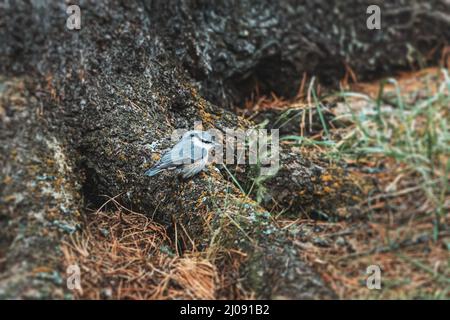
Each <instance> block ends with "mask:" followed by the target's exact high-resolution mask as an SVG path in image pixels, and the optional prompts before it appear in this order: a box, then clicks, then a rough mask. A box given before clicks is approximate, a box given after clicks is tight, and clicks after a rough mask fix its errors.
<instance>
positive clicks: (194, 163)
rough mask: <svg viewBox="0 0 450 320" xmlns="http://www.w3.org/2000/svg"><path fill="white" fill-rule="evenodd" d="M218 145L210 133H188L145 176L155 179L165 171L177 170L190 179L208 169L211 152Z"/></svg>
mask: <svg viewBox="0 0 450 320" xmlns="http://www.w3.org/2000/svg"><path fill="white" fill-rule="evenodd" d="M217 144H218V143H216V142H214V139H213V137H212V136H211V135H210V134H209V133H208V132H205V131H200V130H192V131H188V132H186V133H185V134H184V135H183V137H182V138H181V139H180V141H178V143H177V144H176V145H175V146H174V147H173V148H172V149H171V150H170V151H168V152H167V153H166V154H164V156H163V157H162V158H161V159H160V160H159V161H158V162H157V163H156V164H155V165H154V166H153V167H152V168H150V169H149V170H147V171H146V172H145V174H146V175H147V176H150V177H153V176H155V175H157V174H158V173H160V172H161V171H163V170H171V169H176V170H177V172H178V173H179V174H180V175H182V177H183V178H190V177H192V176H194V175H196V174H197V173H199V172H200V171H202V170H203V169H204V168H205V167H206V165H207V164H208V160H209V159H208V158H209V151H210V150H211V149H213V148H214V147H215V146H216V145H217Z"/></svg>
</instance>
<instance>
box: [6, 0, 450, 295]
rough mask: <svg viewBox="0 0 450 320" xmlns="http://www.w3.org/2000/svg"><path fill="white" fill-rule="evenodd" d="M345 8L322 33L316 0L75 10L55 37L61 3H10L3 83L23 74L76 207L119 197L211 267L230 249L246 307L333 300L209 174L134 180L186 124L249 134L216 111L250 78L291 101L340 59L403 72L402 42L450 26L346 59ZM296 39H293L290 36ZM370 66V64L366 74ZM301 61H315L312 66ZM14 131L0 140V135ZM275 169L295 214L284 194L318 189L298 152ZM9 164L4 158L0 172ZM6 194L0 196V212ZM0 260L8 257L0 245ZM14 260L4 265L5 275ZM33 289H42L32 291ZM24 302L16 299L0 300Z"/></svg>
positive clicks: (270, 226) (335, 68)
mask: <svg viewBox="0 0 450 320" xmlns="http://www.w3.org/2000/svg"><path fill="white" fill-rule="evenodd" d="M353 2H354V4H355V5H348V6H342V5H338V8H339V9H338V12H339V14H338V19H337V20H334V18H333V23H331V24H330V21H331V20H328V19H331V17H330V12H331V10H332V8H333V6H332V5H330V4H328V2H322V1H320V2H319V4H317V5H311V4H309V3H308V4H307V3H304V2H302V1H300V2H299V3H298V5H294V2H290V1H286V2H282V3H275V2H274V3H269V2H264V3H261V4H256V3H252V2H251V1H242V2H236V3H234V5H235V6H231V4H228V2H218V3H217V4H216V5H215V6H214V8H213V7H212V4H209V3H207V2H200V3H198V4H197V2H190V1H182V2H180V3H179V4H178V3H177V5H175V4H174V3H167V4H163V3H162V2H161V3H159V2H158V1H155V2H153V1H143V2H138V3H134V2H127V1H112V2H111V3H106V2H89V1H81V2H80V7H81V10H82V28H81V30H79V31H70V30H67V29H66V27H65V21H66V18H67V15H66V13H65V9H66V6H65V3H64V2H53V1H38V2H33V3H32V4H31V5H30V4H28V3H25V2H21V1H18V2H17V3H16V4H15V6H14V7H10V8H6V9H5V8H3V10H6V11H4V12H2V14H1V16H2V17H5V19H3V22H2V29H1V39H2V40H4V41H2V43H6V45H2V47H1V48H0V54H1V69H0V70H1V72H2V74H3V75H7V76H8V77H12V76H15V77H19V76H24V75H25V74H27V75H28V76H29V77H30V78H32V79H33V81H31V83H32V86H33V87H32V88H31V89H30V91H31V95H32V96H33V98H30V101H31V100H32V99H35V100H33V101H36V104H37V105H38V106H39V108H40V112H41V114H42V115H43V119H44V120H43V121H33V122H31V124H32V125H33V126H35V127H36V130H41V131H42V132H45V134H46V135H47V136H48V138H47V139H51V140H50V141H53V138H55V139H57V141H60V142H59V144H60V145H62V146H63V148H61V153H62V154H63V155H64V158H65V159H69V160H68V161H70V163H71V164H73V167H72V165H71V167H72V168H71V169H70V170H64V171H62V172H63V173H62V174H63V175H64V177H65V178H66V179H68V181H69V182H70V184H71V185H72V186H73V188H71V190H73V194H74V195H79V194H83V196H84V200H85V201H86V202H91V203H98V201H99V195H101V194H107V195H110V196H116V195H118V194H120V200H121V202H122V203H124V204H125V205H127V206H129V207H130V208H132V209H133V210H135V211H140V212H143V213H146V214H148V215H149V216H152V217H153V218H154V219H155V220H156V221H158V222H160V223H162V224H164V225H165V226H167V227H168V228H171V227H173V225H174V221H175V223H176V224H179V225H181V226H183V227H184V229H185V230H186V231H185V234H183V235H182V237H184V238H185V239H193V242H194V244H192V245H195V246H196V247H197V248H199V249H205V250H211V251H212V252H214V254H215V256H216V259H217V264H218V265H221V266H222V267H223V266H226V265H227V264H230V263H231V261H230V257H229V255H228V253H227V252H229V251H230V249H233V250H237V251H239V252H241V254H242V256H244V257H245V261H244V262H243V263H242V268H241V270H240V275H239V277H242V278H243V279H244V283H245V286H246V288H247V289H248V290H251V291H253V292H255V294H256V296H257V297H260V298H277V297H286V298H294V299H295V298H299V299H300V298H333V297H335V294H334V293H333V292H332V291H331V290H330V289H328V288H327V287H326V285H325V284H324V283H323V281H322V280H321V279H320V277H318V275H317V274H316V273H315V272H314V271H313V270H311V269H310V268H309V267H308V266H307V265H306V264H305V263H304V262H302V261H300V260H299V258H298V253H297V252H296V251H295V249H294V247H293V246H292V244H291V243H290V241H289V240H288V238H287V235H286V234H285V232H284V231H283V230H280V229H278V228H277V227H276V224H275V223H274V221H272V219H271V217H270V214H268V212H267V211H266V210H265V209H264V208H262V207H261V206H259V205H258V204H257V203H255V202H254V201H253V200H251V199H248V198H247V197H246V196H245V195H243V194H241V193H240V191H239V190H237V189H236V187H234V186H233V185H232V184H231V183H229V182H228V181H227V179H226V178H225V177H224V176H223V174H221V173H217V172H214V171H212V172H210V173H208V174H203V175H200V176H197V177H195V178H194V179H192V180H190V181H179V180H177V179H174V178H173V177H172V176H170V175H169V174H163V175H159V176H157V177H155V178H149V177H146V176H144V175H143V172H144V171H145V169H146V168H148V167H149V166H150V165H152V164H153V163H154V162H155V161H156V160H157V159H158V157H159V156H160V155H161V153H162V152H163V151H164V149H165V148H167V147H169V146H170V145H171V141H170V137H171V134H172V131H173V130H174V129H177V128H192V127H193V125H194V123H195V122H196V121H201V122H202V123H203V125H204V128H205V129H208V128H210V127H214V128H218V129H222V130H223V129H224V128H227V127H231V128H234V127H242V128H246V127H248V126H250V125H251V124H250V123H249V122H246V121H244V120H242V119H240V118H238V117H237V116H236V115H234V114H233V113H231V112H230V111H228V110H227V109H226V108H223V106H224V105H225V104H228V103H229V102H230V101H238V100H240V99H242V98H243V97H245V95H246V94H247V93H248V92H249V90H247V89H246V88H247V87H251V85H252V83H251V82H249V81H250V80H249V79H253V78H255V77H256V78H257V79H259V80H261V81H262V80H264V81H265V82H267V83H266V84H265V86H266V87H267V88H270V89H274V90H281V91H285V92H286V93H287V94H289V93H291V92H292V88H293V87H295V85H293V84H292V83H293V82H292V81H293V80H295V79H297V78H296V77H297V75H298V74H301V72H302V71H308V72H312V71H317V72H318V73H320V74H322V75H326V76H330V77H332V78H333V79H338V77H339V76H340V71H341V69H342V65H339V64H334V62H333V63H332V61H341V60H342V59H343V58H345V59H347V58H348V59H352V61H354V63H355V64H354V66H353V67H354V68H355V69H356V70H357V71H360V72H363V73H364V72H366V73H367V72H372V71H373V70H376V69H377V68H379V67H380V66H385V67H386V68H392V67H404V66H406V65H407V63H408V62H407V61H406V60H405V59H404V56H405V52H404V50H403V49H405V47H406V44H407V43H409V42H411V41H412V43H413V45H414V44H416V42H415V41H416V40H417V37H416V35H417V33H418V32H419V31H420V32H421V33H420V34H421V35H423V36H424V37H427V39H428V42H427V43H426V45H423V46H419V47H420V49H421V50H427V49H428V48H429V47H430V46H436V45H440V43H441V41H442V39H443V38H445V39H448V28H447V29H445V28H438V29H436V27H435V26H434V25H432V26H433V27H430V28H427V26H429V22H428V20H427V21H423V19H422V18H421V15H419V18H417V19H416V17H415V18H414V19H413V26H412V27H411V28H409V29H407V31H405V32H404V33H403V32H402V31H399V30H396V31H398V32H392V33H393V34H394V35H392V34H391V33H390V32H387V33H382V32H378V33H377V36H379V41H375V43H376V45H380V46H381V45H383V46H385V45H386V46H387V45H389V44H390V45H391V46H392V48H390V50H387V51H386V52H385V51H378V50H377V51H376V52H375V53H377V52H382V53H380V54H375V53H374V52H372V51H371V49H373V46H371V45H369V43H371V41H373V38H372V37H373V35H372V34H370V35H369V34H368V33H366V32H363V33H362V34H361V37H363V40H360V42H362V43H363V44H365V45H363V44H361V46H360V47H357V49H356V48H354V46H355V43H357V42H356V40H355V38H354V37H353V36H351V34H352V30H353V28H352V26H354V25H355V23H356V21H355V20H354V19H350V17H354V16H356V13H359V11H358V10H359V9H361V7H362V5H363V4H364V3H365V2H363V1H356V0H355V1H353ZM356 5H357V6H356ZM432 5H434V6H433V10H436V11H438V10H441V8H442V6H443V2H441V1H433V2H432ZM399 8H403V2H402V1H396V2H395V3H394V4H392V5H390V7H389V8H386V10H397V9H399ZM407 8H409V6H408V7H407ZM291 9H292V10H291ZM319 9H322V11H319ZM433 10H432V11H431V12H433ZM310 12H317V13H319V12H322V13H321V14H323V15H324V16H325V17H327V18H326V19H323V21H322V19H314V18H313V17H310ZM393 12H394V11H393ZM400 14H402V13H399V14H398V15H400ZM392 15H393V17H394V18H396V17H397V18H398V19H400V16H397V15H396V14H394V13H393V14H392ZM394 20H395V19H394ZM364 21H365V20H364ZM322 23H324V24H322ZM433 23H436V25H437V26H438V27H442V26H443V25H444V24H445V21H443V19H435V20H434V21H433ZM333 24H336V28H337V30H338V31H337V35H336V37H334V36H332V35H330V34H329V33H328V32H327V31H326V30H328V29H326V28H325V26H326V27H328V26H330V25H333ZM299 29H301V30H303V31H302V32H297V31H298V30H299ZM402 30H403V29H402ZM443 30H444V31H443ZM344 35H349V36H347V37H345V36H344ZM358 35H359V34H358ZM241 39H243V40H241ZM337 39H339V40H337ZM399 39H401V40H402V41H401V43H400V44H399V42H400V41H399ZM360 42H358V43H360ZM352 48H353V49H352ZM396 48H397V49H396ZM352 50H353V51H352ZM383 50H385V49H383ZM369 54H370V57H373V59H374V62H373V63H371V62H369V63H368V64H367V61H368V59H367V58H368V56H369ZM312 58H314V59H316V60H314V62H312V61H313V60H311V59H312ZM305 61H308V63H306V64H305ZM329 66H330V67H329ZM292 67H294V68H292ZM279 79H283V81H278V80H279ZM243 88H244V89H243ZM282 89H283V90H282ZM204 97H206V98H207V99H205V98H204ZM211 102H212V103H211ZM213 103H216V104H219V106H217V105H215V104H213ZM14 104H15V103H14V102H13V103H12V105H14ZM7 112H9V111H7ZM16 129H17V127H16ZM16 129H14V130H16ZM14 130H13V129H12V128H10V127H4V128H2V131H4V132H8V133H12V132H16V131H14ZM23 130H24V131H26V132H28V133H27V137H26V138H20V136H18V139H19V140H20V141H19V144H22V143H23V142H22V141H25V142H26V144H25V145H26V149H27V150H29V151H28V153H24V154H23V157H24V159H27V160H30V159H33V155H34V154H36V153H37V152H38V150H39V146H40V145H41V144H39V143H35V142H38V141H39V138H38V137H39V135H38V134H35V132H34V131H33V130H31V129H30V128H29V127H26V128H24V129H23ZM18 132H19V131H18ZM51 137H52V138H51ZM2 140H4V142H6V144H7V145H11V143H10V141H11V137H10V136H7V135H2ZM58 150H59V149H58ZM7 152H9V153H10V152H11V150H7ZM43 152H44V153H45V152H49V151H48V150H47V151H45V149H44V151H43ZM282 157H283V163H284V164H285V165H284V166H283V167H282V170H281V171H280V173H279V174H278V175H277V176H276V177H274V178H273V179H272V180H270V181H269V182H268V183H269V186H270V188H271V189H272V190H273V191H274V199H277V200H278V201H280V202H282V201H284V200H282V199H281V198H279V194H281V193H282V192H281V190H282V189H284V186H285V185H286V184H288V183H295V184H296V187H295V188H294V189H295V192H294V193H290V195H289V196H288V197H291V199H293V200H294V201H298V202H299V204H298V205H302V204H303V203H304V199H303V198H298V197H296V196H295V195H296V194H298V192H300V191H304V190H305V189H306V190H308V187H311V186H314V185H318V184H320V183H321V181H314V179H311V177H314V176H321V175H322V174H323V173H318V172H316V171H315V170H316V169H315V168H316V167H315V165H312V164H311V163H308V159H307V160H306V162H305V161H304V160H301V159H300V158H299V157H298V154H296V153H293V152H288V153H284V154H283V155H282ZM299 159H300V160H299ZM13 161H14V159H5V163H6V165H5V166H7V165H10V164H11V163H12V162H13ZM289 163H290V164H291V165H287V164H289ZM23 165H24V164H21V163H17V168H14V169H13V171H20V169H19V168H20V167H22V166H23ZM38 166H45V165H44V164H42V163H40V164H39V165H38ZM67 172H68V173H67ZM5 177H6V175H5V172H4V171H2V178H5ZM36 179H37V176H36V175H34V174H32V175H31V176H30V177H29V180H31V182H32V181H35V180H36ZM79 181H80V183H78V182H79ZM11 183H12V187H11V190H26V185H24V182H23V181H21V180H20V178H17V179H14V180H13V181H12V182H11ZM282 186H283V187H282ZM277 188H278V189H277ZM2 191H3V190H2ZM307 192H309V191H307ZM7 195H8V192H2V201H4V198H5V196H7ZM310 196H311V199H310V200H308V201H309V202H308V203H309V204H310V205H311V206H312V205H313V203H314V201H315V200H314V199H315V193H314V192H313V191H311V192H310ZM47 201H48V200H46V198H39V199H33V201H31V200H30V201H29V202H28V203H27V204H25V205H24V207H21V208H19V209H17V210H18V211H19V212H20V214H23V215H24V216H27V215H29V213H30V212H35V211H36V210H46V205H47ZM289 202H290V201H287V202H286V203H287V204H288V203H289ZM79 205H80V203H79V200H76V201H74V202H73V206H74V207H73V208H70V209H69V212H68V213H65V212H64V210H63V208H61V207H60V206H56V207H57V209H56V210H55V212H54V214H55V215H56V216H57V217H63V216H65V215H67V216H68V217H70V218H68V219H75V216H76V212H77V211H78V208H79ZM35 206H38V207H39V208H37V209H36V208H35ZM5 209H6V206H5V205H4V204H3V202H2V213H3V212H5V213H4V215H5V217H6V218H5V219H11V217H12V214H11V212H8V211H6V210H5ZM51 219H53V218H45V219H44V221H47V220H51ZM52 221H53V220H52ZM53 222H54V221H53ZM46 227H47V224H46V223H43V224H40V225H39V226H38V227H37V231H36V230H35V232H38V231H39V232H43V231H44V230H45V229H46ZM56 238H57V236H54V237H52V239H56ZM13 242H14V241H13ZM186 243H190V241H186ZM7 250H9V251H11V252H16V251H15V250H16V249H15V248H14V247H13V246H12V245H9V244H8V249H7ZM36 252H37V253H44V252H47V246H41V247H38V248H37V251H36ZM43 256H44V257H46V256H48V254H43ZM27 259H28V260H27V261H30V265H29V266H27V267H25V268H24V270H27V271H31V270H32V266H37V265H39V264H40V262H39V259H38V258H37V257H29V258H27ZM44 259H45V258H44ZM13 261H14V259H13V258H8V257H7V258H6V264H5V266H6V268H8V269H9V268H10V266H11V264H10V263H12V262H13ZM4 268H5V267H4ZM6 272H8V271H6ZM8 279H10V277H9V278H8ZM3 287H6V285H4V286H3ZM35 287H36V288H38V289H40V290H43V289H42V288H43V287H42V286H41V285H40V284H36V285H35ZM22 295H23V293H22V292H20V290H19V292H14V293H10V295H9V296H12V297H15V296H22Z"/></svg>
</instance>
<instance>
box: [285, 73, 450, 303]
mask: <svg viewBox="0 0 450 320" xmlns="http://www.w3.org/2000/svg"><path fill="white" fill-rule="evenodd" d="M449 83H450V82H449V79H448V77H447V78H445V77H444V73H443V72H441V70H439V69H437V68H430V69H426V70H422V71H420V72H415V73H410V74H403V75H401V76H400V77H399V78H398V79H397V82H390V83H386V85H385V87H384V91H383V93H382V95H381V96H380V94H379V92H380V91H379V90H380V83H379V82H374V83H368V84H357V85H353V86H352V88H353V89H354V90H355V91H358V92H357V93H351V94H349V95H348V96H345V98H346V99H345V103H341V104H339V103H338V107H337V108H336V109H335V110H333V112H335V114H336V117H337V118H339V120H340V121H342V120H345V123H346V126H345V127H341V128H340V129H336V130H331V132H330V136H327V137H325V134H323V135H322V136H320V137H319V139H334V141H332V142H333V143H330V144H329V147H322V148H321V152H323V153H324V154H325V155H328V156H331V158H333V157H336V156H338V158H339V159H340V160H343V161H346V162H347V163H348V165H349V166H350V167H353V168H354V174H357V175H360V176H361V179H363V180H364V179H365V180H370V181H373V182H374V185H375V187H374V188H372V190H370V192H368V193H367V195H366V200H365V201H363V202H362V203H361V204H360V205H359V206H360V211H361V213H362V215H358V217H354V218H353V219H352V220H350V221H341V222H338V223H332V222H313V221H311V220H301V221H292V220H284V221H283V220H280V221H279V223H280V224H281V225H283V226H289V227H288V228H289V229H290V230H291V232H292V234H293V235H294V236H293V239H294V241H296V244H297V245H298V246H299V248H300V249H301V250H300V252H302V253H301V257H302V258H303V259H306V260H307V261H308V262H309V263H310V264H311V265H312V266H314V267H315V268H316V269H317V270H318V271H319V272H320V273H321V274H322V276H323V277H324V279H325V280H326V281H327V282H328V283H329V285H330V286H331V287H332V288H333V289H334V290H335V291H336V292H337V293H338V295H339V296H340V297H341V298H382V299H392V298H425V299H426V298H442V299H449V298H450V290H449V288H450V259H449V250H450V216H449V211H450V190H449V184H448V182H449V180H448V172H449V171H448V170H449V163H450V149H449V147H450V145H449V141H450V140H449V132H448V122H449V121H450V114H449V112H450V109H449V105H450V102H449V101H450V99H449V97H450V92H449V90H450V85H449ZM368 101H369V102H368ZM399 104H401V105H399ZM377 106H379V107H380V109H379V110H378V111H377V110H376V108H377ZM341 107H344V108H341ZM349 110H350V112H348V111H349ZM362 114H363V116H361V115H362ZM327 153H328V154H327ZM372 264H375V265H379V266H380V267H381V270H382V290H368V289H367V287H366V279H367V274H366V268H367V267H368V266H369V265H372Z"/></svg>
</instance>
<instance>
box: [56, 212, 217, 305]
mask: <svg viewBox="0 0 450 320" xmlns="http://www.w3.org/2000/svg"><path fill="white" fill-rule="evenodd" d="M121 208H122V207H118V209H117V210H116V211H97V212H95V213H92V214H89V215H88V216H87V222H86V228H85V230H84V232H83V233H82V234H78V233H77V234H75V235H74V236H73V237H72V238H71V239H70V241H68V242H65V243H64V245H63V252H64V257H65V264H66V266H68V265H71V264H78V265H79V266H80V268H81V285H82V291H81V292H79V291H76V298H80V299H105V298H106V299H215V298H219V296H218V293H217V289H218V285H219V282H220V277H219V275H218V272H217V270H216V267H215V266H214V264H213V263H212V262H211V261H208V260H207V259H205V258H203V257H202V255H200V254H199V253H196V252H187V253H184V255H183V256H177V255H176V253H175V250H174V245H173V243H172V241H171V240H170V238H169V237H168V236H167V234H166V231H165V230H164V228H163V227H162V226H160V225H158V224H156V223H155V222H153V221H151V220H150V219H149V218H147V217H146V216H144V215H142V214H139V213H135V212H131V211H128V212H122V210H121Z"/></svg>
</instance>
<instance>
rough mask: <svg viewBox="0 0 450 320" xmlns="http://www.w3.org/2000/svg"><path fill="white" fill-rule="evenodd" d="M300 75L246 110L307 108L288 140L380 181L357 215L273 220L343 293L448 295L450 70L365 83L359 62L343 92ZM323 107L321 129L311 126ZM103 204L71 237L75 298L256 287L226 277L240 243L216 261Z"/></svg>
mask: <svg viewBox="0 0 450 320" xmlns="http://www.w3.org/2000/svg"><path fill="white" fill-rule="evenodd" d="M349 82H351V83H349ZM302 83H303V85H302V88H300V90H299V94H298V95H297V97H296V98H295V99H293V100H289V101H287V100H283V99H280V98H277V97H276V96H271V97H264V96H256V97H255V98H254V99H252V100H251V101H249V102H248V103H247V104H246V105H245V106H243V110H245V112H243V113H244V114H245V115H246V116H248V115H250V116H251V117H252V116H254V113H255V112H262V111H265V110H267V109H275V110H277V111H281V114H283V112H284V110H292V109H296V110H300V111H301V113H300V116H299V117H292V118H289V119H288V121H298V128H299V132H298V133H296V134H294V135H290V136H289V137H288V138H286V139H284V140H283V141H282V143H286V144H293V145H295V146H296V147H298V150H299V152H300V153H311V152H314V153H319V154H321V155H322V156H323V157H324V158H326V159H327V160H328V161H330V162H333V163H336V164H338V165H342V164H345V166H346V167H347V168H348V169H349V170H351V171H353V173H354V174H355V175H358V176H360V177H361V178H362V179H363V180H366V181H371V182H372V184H373V186H374V187H373V188H370V189H368V188H365V187H361V190H362V191H363V193H364V200H363V201H362V202H360V203H358V204H357V209H358V210H357V212H358V214H357V215H355V214H349V213H347V212H342V213H341V212H338V213H337V215H336V216H337V217H338V218H336V217H333V218H330V217H322V218H321V219H311V218H308V217H307V216H305V215H304V214H302V215H295V214H292V213H290V214H288V215H284V214H283V213H282V212H279V211H278V210H277V209H276V208H274V209H273V211H272V216H273V219H274V220H275V221H276V223H277V224H278V225H279V226H280V227H282V228H284V229H286V231H287V232H289V234H290V236H291V237H292V240H293V241H294V243H295V244H296V246H297V247H298V249H299V250H298V252H299V259H303V260H305V261H307V263H308V264H310V265H311V266H313V267H314V269H315V270H317V271H318V272H319V273H320V274H321V276H322V277H323V279H324V280H325V282H326V283H327V284H328V285H329V286H330V287H331V288H332V289H333V290H334V291H335V292H336V293H337V294H338V296H339V297H340V298H344V299H362V298H372V299H398V298H400V299H403V298H422V299H427V298H442V299H448V298H450V292H449V289H450V268H449V266H450V265H449V264H450V259H449V251H450V224H449V222H450V221H449V219H450V216H449V209H450V191H449V179H448V177H449V174H450V157H449V156H450V132H449V123H450V108H449V106H450V78H449V74H448V70H446V69H439V68H429V69H424V70H421V71H419V72H414V73H407V74H401V75H399V76H398V77H396V80H393V79H391V80H388V81H375V82H371V83H359V82H357V81H356V78H355V76H354V75H353V74H351V73H350V76H349V77H348V78H347V79H345V80H344V81H343V82H342V90H341V91H340V92H333V93H321V92H320V87H317V86H314V85H313V80H312V79H309V82H308V79H306V77H305V79H304V81H303V82H302ZM308 83H309V84H310V85H308ZM313 113H315V114H316V115H319V118H320V125H321V130H319V131H317V130H314V132H313V133H311V132H312V130H310V129H311V128H312V127H313V124H312V123H311V122H310V121H311V119H313V117H312V114H313ZM324 114H327V115H328V116H327V117H325V116H323V115H324ZM330 114H331V115H332V117H331V118H330V117H329V115H330ZM310 115H311V116H310ZM325 183H327V182H326V179H325ZM330 183H332V182H330ZM261 188H263V186H261ZM262 190H263V189H262ZM299 196H300V195H299ZM105 203H108V204H109V206H102V207H101V208H93V209H92V212H91V213H88V214H86V215H84V219H85V221H84V222H85V226H86V227H85V229H84V231H83V232H82V233H74V234H73V235H72V236H71V237H70V239H69V240H68V241H66V242H64V244H63V247H62V249H63V253H64V254H63V257H64V264H65V265H67V266H68V265H71V264H73V263H77V264H78V265H80V267H81V271H82V273H83V286H82V290H81V291H76V293H75V296H76V297H78V298H94V299H99V298H114V299H124V298H131V299H177V298H181V299H183V298H184V299H225V298H244V299H245V298H252V295H251V294H250V293H247V292H245V290H244V289H243V288H242V287H241V286H240V283H230V281H229V279H232V278H234V279H236V277H228V276H227V274H230V273H231V274H237V269H238V268H239V264H240V261H239V252H234V253H232V254H231V253H230V256H233V257H236V267H235V269H233V270H218V268H217V267H216V266H217V265H218V264H217V263H215V261H212V260H211V258H210V256H209V255H208V254H207V253H208V250H203V251H202V252H197V251H191V252H183V254H181V253H180V252H179V249H178V246H177V245H176V235H175V241H174V239H173V237H169V236H168V235H167V233H166V230H165V229H164V228H163V227H162V226H160V225H158V224H156V223H154V222H152V220H151V218H149V217H147V216H145V215H143V214H141V213H138V212H133V211H131V210H129V209H127V208H125V207H124V206H122V205H121V204H120V203H119V202H117V201H116V199H115V198H107V199H105ZM111 205H113V206H114V207H115V208H116V210H114V211H111V209H110V208H111ZM105 208H109V209H108V210H107V209H105ZM349 212H350V211H349ZM351 212H355V211H351ZM175 234H176V228H175ZM370 265H377V266H379V267H380V269H381V290H369V289H368V288H367V286H366V280H367V277H368V274H367V273H366V270H367V267H368V266H370Z"/></svg>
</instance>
